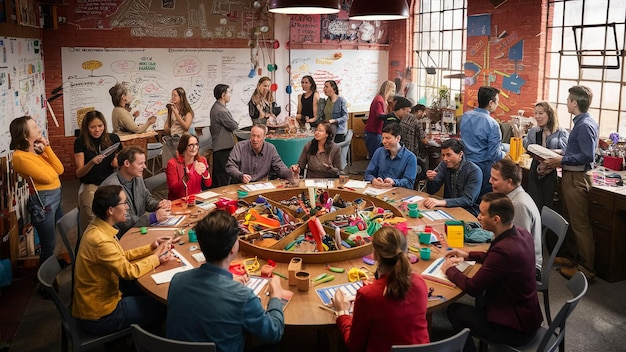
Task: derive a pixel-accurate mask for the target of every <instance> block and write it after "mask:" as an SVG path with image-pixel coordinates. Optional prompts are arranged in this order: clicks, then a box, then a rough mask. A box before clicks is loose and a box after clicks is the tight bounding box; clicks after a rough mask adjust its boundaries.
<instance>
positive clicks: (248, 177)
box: [241, 174, 252, 183]
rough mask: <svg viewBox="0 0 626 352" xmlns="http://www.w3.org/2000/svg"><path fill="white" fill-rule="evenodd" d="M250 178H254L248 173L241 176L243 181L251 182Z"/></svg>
mask: <svg viewBox="0 0 626 352" xmlns="http://www.w3.org/2000/svg"><path fill="white" fill-rule="evenodd" d="M250 180H252V176H250V175H248V174H243V176H241V182H243V183H249V182H250Z"/></svg>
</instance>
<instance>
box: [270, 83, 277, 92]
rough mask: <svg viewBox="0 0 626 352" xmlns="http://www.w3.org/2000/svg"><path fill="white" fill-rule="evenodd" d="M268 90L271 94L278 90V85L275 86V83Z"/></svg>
mask: <svg viewBox="0 0 626 352" xmlns="http://www.w3.org/2000/svg"><path fill="white" fill-rule="evenodd" d="M270 90H271V91H272V92H275V91H277V90H278V84H276V83H272V85H271V86H270Z"/></svg>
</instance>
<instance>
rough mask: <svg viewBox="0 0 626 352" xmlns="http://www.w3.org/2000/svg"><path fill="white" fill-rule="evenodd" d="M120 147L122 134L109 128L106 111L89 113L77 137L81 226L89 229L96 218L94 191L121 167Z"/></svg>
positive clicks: (76, 152) (76, 159) (75, 146)
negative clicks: (110, 130)
mask: <svg viewBox="0 0 626 352" xmlns="http://www.w3.org/2000/svg"><path fill="white" fill-rule="evenodd" d="M120 149H122V145H121V144H120V137H118V136H117V135H116V134H114V133H108V132H107V122H106V119H105V118H104V115H103V114H102V113H101V112H100V111H97V110H93V111H89V112H88V113H86V114H85V117H84V118H83V121H82V123H81V124H80V134H79V135H78V138H76V140H75V141H74V161H75V162H76V178H78V179H80V182H81V185H80V188H79V190H78V210H79V212H80V224H79V228H80V229H83V230H84V229H86V228H87V225H89V223H90V222H91V220H93V218H94V215H93V212H92V211H91V203H92V202H93V195H94V193H95V192H96V189H98V186H100V184H101V183H102V181H104V179H106V178H107V177H109V175H110V174H112V173H113V172H114V171H115V169H117V160H116V159H115V156H116V155H117V152H118V151H119V150H120ZM79 235H80V234H79Z"/></svg>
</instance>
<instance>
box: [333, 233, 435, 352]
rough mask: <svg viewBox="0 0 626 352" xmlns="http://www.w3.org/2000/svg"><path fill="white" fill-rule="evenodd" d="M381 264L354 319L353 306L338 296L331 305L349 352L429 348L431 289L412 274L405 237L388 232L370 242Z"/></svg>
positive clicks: (361, 293) (357, 305)
mask: <svg viewBox="0 0 626 352" xmlns="http://www.w3.org/2000/svg"><path fill="white" fill-rule="evenodd" d="M372 239H373V240H372V245H373V247H374V258H375V259H376V261H377V262H378V263H379V264H378V270H377V271H376V277H377V278H376V280H375V281H374V282H373V283H371V284H370V285H366V286H363V287H362V288H361V289H359V290H358V291H357V293H356V299H355V301H354V309H353V312H354V313H353V315H350V312H349V309H350V302H349V301H348V300H347V299H346V297H345V296H344V295H343V293H342V292H341V290H337V293H336V294H335V298H334V300H333V305H334V307H335V311H336V312H338V313H337V315H338V317H337V326H339V329H340V330H341V333H342V334H343V337H344V341H345V342H346V346H348V350H350V351H353V352H354V351H372V352H373V351H377V352H379V351H389V350H391V346H392V345H412V344H422V343H428V342H430V340H429V337H428V327H427V323H426V305H427V303H428V289H427V287H426V283H425V282H424V279H423V278H422V276H421V275H420V274H417V273H411V264H410V262H409V258H408V256H407V249H408V245H407V241H406V237H405V236H404V235H403V234H402V233H401V232H400V231H399V230H398V229H396V228H394V227H391V226H385V227H383V228H381V229H380V230H378V231H376V233H374V235H373V236H372Z"/></svg>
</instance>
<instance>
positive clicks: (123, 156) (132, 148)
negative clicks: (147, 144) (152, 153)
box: [117, 145, 146, 167]
mask: <svg viewBox="0 0 626 352" xmlns="http://www.w3.org/2000/svg"><path fill="white" fill-rule="evenodd" d="M137 154H144V155H145V154H146V151H145V150H143V148H141V147H140V146H136V145H129V146H127V147H124V148H122V150H120V152H119V153H118V154H117V164H118V165H119V167H122V165H124V162H125V161H126V160H128V162H130V163H131V164H132V163H134V162H135V156H136V155H137Z"/></svg>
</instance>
